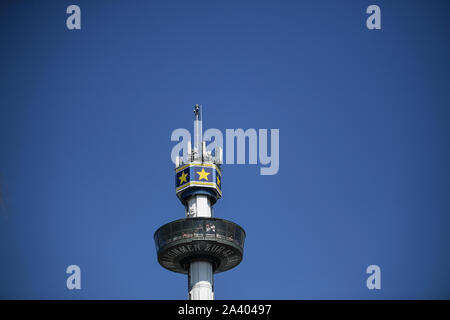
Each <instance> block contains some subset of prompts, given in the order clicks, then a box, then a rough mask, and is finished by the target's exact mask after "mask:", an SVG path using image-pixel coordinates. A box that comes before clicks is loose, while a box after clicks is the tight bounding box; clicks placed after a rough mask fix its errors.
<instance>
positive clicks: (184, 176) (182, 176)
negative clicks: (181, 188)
mask: <svg viewBox="0 0 450 320" xmlns="http://www.w3.org/2000/svg"><path fill="white" fill-rule="evenodd" d="M187 176H188V175H187V173H186V172H184V171H183V173H182V174H181V176H180V177H178V179H180V184H183V182H187V180H186V177H187Z"/></svg>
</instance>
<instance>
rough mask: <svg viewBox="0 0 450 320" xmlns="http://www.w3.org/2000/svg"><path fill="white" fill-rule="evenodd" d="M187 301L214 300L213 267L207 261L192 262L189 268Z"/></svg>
mask: <svg viewBox="0 0 450 320" xmlns="http://www.w3.org/2000/svg"><path fill="white" fill-rule="evenodd" d="M188 279H189V288H190V291H189V300H214V292H213V281H214V280H213V267H212V264H211V263H210V262H207V261H194V262H192V263H191V265H190V266H189V278H188Z"/></svg>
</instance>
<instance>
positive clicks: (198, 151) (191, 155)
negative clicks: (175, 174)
mask: <svg viewBox="0 0 450 320" xmlns="http://www.w3.org/2000/svg"><path fill="white" fill-rule="evenodd" d="M202 127H203V123H202V105H199V104H196V105H194V140H193V143H192V141H188V142H187V150H185V149H183V156H181V157H180V156H178V157H177V158H176V163H175V167H176V168H179V167H181V166H184V165H186V164H190V163H208V164H214V165H216V166H218V167H219V168H220V165H221V164H222V163H223V149H222V147H216V148H215V149H214V150H210V151H207V150H206V142H205V141H203V128H202ZM213 151H214V155H213Z"/></svg>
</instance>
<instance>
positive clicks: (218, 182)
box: [217, 176, 220, 187]
mask: <svg viewBox="0 0 450 320" xmlns="http://www.w3.org/2000/svg"><path fill="white" fill-rule="evenodd" d="M217 185H218V186H219V187H220V178H219V176H217Z"/></svg>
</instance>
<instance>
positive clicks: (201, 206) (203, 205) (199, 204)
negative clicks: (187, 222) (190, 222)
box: [187, 194, 212, 218]
mask: <svg viewBox="0 0 450 320" xmlns="http://www.w3.org/2000/svg"><path fill="white" fill-rule="evenodd" d="M187 210H188V212H187V213H188V216H189V217H191V218H195V217H197V218H200V217H205V218H210V217H211V216H212V213H211V203H210V201H209V198H208V196H205V195H200V194H198V195H195V196H193V197H191V198H190V199H189V200H188V203H187Z"/></svg>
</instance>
